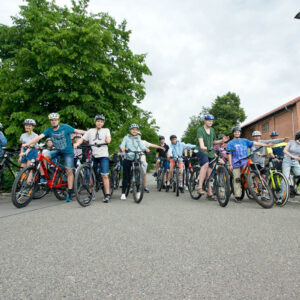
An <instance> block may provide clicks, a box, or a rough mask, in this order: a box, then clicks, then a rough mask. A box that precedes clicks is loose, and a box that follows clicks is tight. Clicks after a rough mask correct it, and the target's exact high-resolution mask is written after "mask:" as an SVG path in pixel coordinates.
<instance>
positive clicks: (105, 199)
mask: <svg viewBox="0 0 300 300" xmlns="http://www.w3.org/2000/svg"><path fill="white" fill-rule="evenodd" d="M109 200H110V195H106V196H105V198H104V199H103V202H104V203H108V202H109Z"/></svg>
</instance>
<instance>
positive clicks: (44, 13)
mask: <svg viewBox="0 0 300 300" xmlns="http://www.w3.org/2000/svg"><path fill="white" fill-rule="evenodd" d="M88 2H89V1H88V0H78V1H72V7H71V8H70V9H69V8H67V7H59V6H57V5H56V4H55V3H54V1H46V0H26V5H23V6H20V12H19V15H18V16H17V17H13V18H12V19H13V26H11V27H9V26H5V25H0V115H1V122H2V123H3V124H4V128H5V133H6V134H7V135H8V138H9V140H10V144H13V143H15V142H16V141H17V140H18V137H19V136H20V134H21V132H22V131H23V126H22V124H23V121H24V119H25V118H33V119H35V120H36V121H37V131H38V132H42V131H43V130H44V129H45V128H46V127H48V126H49V122H48V119H47V115H48V114H49V113H50V112H59V113H60V114H61V118H62V121H63V122H65V123H69V124H71V125H73V126H74V127H76V128H83V129H84V128H87V127H92V126H93V116H94V115H95V114H97V113H103V114H104V115H105V116H106V117H107V124H106V125H107V126H108V127H109V128H111V130H112V131H115V130H117V129H118V128H120V127H121V126H123V124H125V123H126V122H127V120H128V117H130V116H131V115H134V114H135V113H136V114H138V111H139V110H138V108H137V105H136V104H138V103H140V102H141V101H142V100H143V98H144V96H145V86H144V83H145V80H144V76H145V75H151V72H150V70H149V68H148V67H147V66H146V64H145V55H144V54H139V55H137V54H134V53H133V52H132V51H131V49H130V48H129V39H130V34H131V31H130V30H128V29H127V27H126V21H123V22H122V23H121V24H117V23H116V21H115V20H114V19H113V18H112V17H110V16H109V15H108V14H105V13H99V14H88V12H87V6H88ZM146 117H147V116H146Z"/></svg>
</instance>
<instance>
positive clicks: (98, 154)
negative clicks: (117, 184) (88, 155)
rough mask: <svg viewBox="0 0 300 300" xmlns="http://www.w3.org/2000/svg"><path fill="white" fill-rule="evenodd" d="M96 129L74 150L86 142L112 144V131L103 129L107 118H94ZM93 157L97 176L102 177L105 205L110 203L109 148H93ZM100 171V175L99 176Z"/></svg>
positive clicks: (86, 135)
mask: <svg viewBox="0 0 300 300" xmlns="http://www.w3.org/2000/svg"><path fill="white" fill-rule="evenodd" d="M94 122H95V128H91V129H89V130H88V131H87V132H86V133H85V134H84V136H83V137H82V138H80V139H79V140H78V141H77V142H75V144H74V148H75V149H77V147H78V146H79V145H81V144H82V143H83V142H84V141H86V142H88V143H89V144H109V143H110V142H111V136H110V131H109V129H108V128H103V126H104V123H105V117H104V116H103V115H102V114H100V115H96V116H95V118H94ZM92 155H93V167H94V170H95V174H96V175H101V176H102V179H103V185H104V193H105V196H104V199H103V202H104V203H108V202H109V201H110V188H109V153H108V146H107V145H103V146H101V147H92ZM98 169H99V171H100V174H98Z"/></svg>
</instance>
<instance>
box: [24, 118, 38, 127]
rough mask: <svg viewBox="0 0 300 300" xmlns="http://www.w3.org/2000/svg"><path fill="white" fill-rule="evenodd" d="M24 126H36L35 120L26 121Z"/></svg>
mask: <svg viewBox="0 0 300 300" xmlns="http://www.w3.org/2000/svg"><path fill="white" fill-rule="evenodd" d="M24 125H32V126H35V125H36V123H35V121H34V120H33V119H26V120H25V121H24Z"/></svg>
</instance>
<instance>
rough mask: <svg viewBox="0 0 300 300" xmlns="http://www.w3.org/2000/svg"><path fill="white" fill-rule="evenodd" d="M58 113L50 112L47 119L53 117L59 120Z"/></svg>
mask: <svg viewBox="0 0 300 300" xmlns="http://www.w3.org/2000/svg"><path fill="white" fill-rule="evenodd" d="M59 117H60V116H59V114H58V113H51V114H50V115H49V116H48V118H49V120H53V119H56V120H59Z"/></svg>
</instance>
